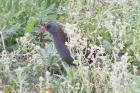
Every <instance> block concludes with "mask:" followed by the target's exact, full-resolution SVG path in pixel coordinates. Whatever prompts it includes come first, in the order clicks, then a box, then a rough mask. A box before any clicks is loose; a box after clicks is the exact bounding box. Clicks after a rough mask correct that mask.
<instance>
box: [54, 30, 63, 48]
mask: <svg viewBox="0 0 140 93" xmlns="http://www.w3.org/2000/svg"><path fill="white" fill-rule="evenodd" d="M53 39H54V44H55V46H56V49H63V48H65V44H64V42H63V41H62V40H61V37H60V33H57V34H54V35H53Z"/></svg>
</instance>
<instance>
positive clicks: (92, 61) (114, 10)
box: [0, 0, 140, 93]
mask: <svg viewBox="0 0 140 93" xmlns="http://www.w3.org/2000/svg"><path fill="white" fill-rule="evenodd" d="M14 1H18V0H14ZM56 1H57V2H55V0H53V1H52V2H48V1H46V0H45V1H41V0H35V1H32V0H31V1H29V3H28V2H27V1H26V0H25V2H23V1H22V0H21V1H18V4H20V3H22V4H21V5H18V4H17V5H16V6H20V7H21V8H22V9H23V8H25V5H27V4H33V5H31V8H28V7H26V8H25V10H24V9H23V11H20V9H17V11H15V10H14V9H15V8H11V12H10V13H9V14H12V10H13V13H15V15H13V16H12V17H11V16H9V14H6V13H5V12H4V10H2V9H1V10H0V11H2V12H0V17H3V16H2V13H3V14H5V15H7V16H8V18H9V20H7V21H6V19H3V20H5V21H6V22H5V21H1V22H0V24H2V25H1V26H0V48H1V49H0V51H1V52H0V91H1V90H2V91H3V92H4V93H139V92H140V85H139V83H140V77H139V74H140V72H139V68H140V65H139V62H140V47H139V46H140V43H139V42H140V31H139V30H140V16H139V15H140V1H139V0H135V1H133V0H67V1H61V2H60V1H59V0H56ZM0 2H3V3H4V2H6V1H2V0H0ZM9 2H10V1H9V0H7V2H6V3H7V6H5V10H7V8H6V7H14V6H13V5H11V6H10V3H9ZM11 2H12V1H11ZM47 2H48V3H49V4H48V3H47ZM14 3H15V2H13V4H14ZM34 4H35V5H34ZM45 4H47V5H48V6H45ZM50 4H52V5H50ZM8 5H9V6H8ZM49 5H50V6H49ZM35 6H36V7H35ZM8 9H9V8H8ZM53 9H54V10H55V13H54V12H51V10H53ZM26 10H27V11H26ZM17 14H18V15H17ZM28 14H29V15H28ZM51 14H53V15H51ZM23 15H26V16H29V19H28V18H27V19H25V20H24V18H23ZM51 17H53V18H51ZM49 19H55V20H57V21H59V23H60V25H62V27H63V30H64V31H65V32H66V33H67V35H68V38H69V40H68V41H69V42H67V43H66V45H67V46H68V48H69V49H70V52H71V55H72V56H73V58H74V63H76V64H77V68H74V67H70V66H68V65H67V64H65V62H63V61H62V60H61V58H60V57H59V55H58V54H57V51H56V49H55V47H54V44H53V42H51V40H50V39H51V37H50V36H49V35H48V34H47V33H45V34H46V36H43V37H41V38H40V37H38V36H37V35H36V34H37V31H39V24H40V23H42V22H45V21H44V20H49ZM23 20H24V21H26V22H24V23H22V21H23ZM14 27H16V28H15V29H12V28H14ZM11 29H12V30H11ZM7 30H8V31H16V32H22V33H20V35H18V33H16V34H17V35H16V37H13V36H8V37H7V32H6V31H7ZM42 38H43V39H44V38H45V39H46V38H47V41H43V39H42ZM9 39H12V42H14V43H12V44H10V43H8V41H9ZM7 40H8V41H7ZM8 44H9V45H8ZM41 44H43V46H42V45H41ZM12 45H14V47H13V46H12ZM9 46H12V48H13V49H10V48H9ZM15 46H16V47H15ZM87 51H90V52H89V53H88V56H85V55H86V53H87ZM93 54H94V55H93ZM53 71H58V73H59V74H58V73H55V72H53Z"/></svg>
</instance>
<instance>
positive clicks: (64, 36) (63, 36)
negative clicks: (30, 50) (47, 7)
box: [60, 29, 68, 43]
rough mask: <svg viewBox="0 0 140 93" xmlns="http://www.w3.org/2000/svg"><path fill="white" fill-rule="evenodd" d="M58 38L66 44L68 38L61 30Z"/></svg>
mask: <svg viewBox="0 0 140 93" xmlns="http://www.w3.org/2000/svg"><path fill="white" fill-rule="evenodd" d="M60 37H61V40H62V41H63V42H64V43H65V42H68V36H67V34H66V33H64V31H63V30H62V29H60Z"/></svg>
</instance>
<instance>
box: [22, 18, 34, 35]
mask: <svg viewBox="0 0 140 93" xmlns="http://www.w3.org/2000/svg"><path fill="white" fill-rule="evenodd" d="M35 23H36V19H35V18H30V19H29V20H28V23H27V26H26V28H25V32H26V33H30V34H31V33H32V31H33V28H34V25H35Z"/></svg>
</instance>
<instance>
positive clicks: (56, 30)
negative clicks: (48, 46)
mask: <svg viewBox="0 0 140 93" xmlns="http://www.w3.org/2000/svg"><path fill="white" fill-rule="evenodd" d="M46 31H47V32H49V33H50V34H51V35H52V38H53V41H54V45H55V47H56V50H57V52H58V54H59V55H60V57H61V58H62V60H63V61H65V62H66V63H67V64H68V65H70V66H71V65H72V66H76V64H74V63H73V61H74V59H73V58H72V56H71V54H70V51H69V49H68V47H67V46H66V45H65V42H68V37H67V34H66V33H64V31H62V29H61V26H60V25H59V24H58V23H57V22H55V21H49V22H47V23H45V24H43V25H41V27H40V33H44V32H46Z"/></svg>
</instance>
